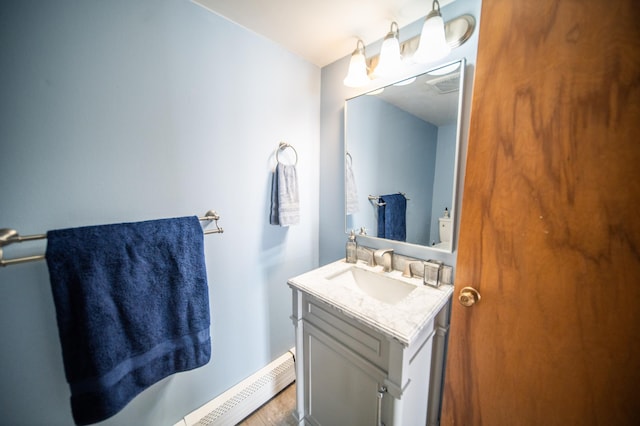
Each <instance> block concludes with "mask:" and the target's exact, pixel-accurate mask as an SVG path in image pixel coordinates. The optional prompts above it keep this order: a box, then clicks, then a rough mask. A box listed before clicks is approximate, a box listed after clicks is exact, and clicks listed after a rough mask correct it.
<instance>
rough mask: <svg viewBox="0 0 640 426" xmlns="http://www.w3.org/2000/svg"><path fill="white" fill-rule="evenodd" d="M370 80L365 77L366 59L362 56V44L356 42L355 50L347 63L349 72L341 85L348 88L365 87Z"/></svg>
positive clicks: (359, 41) (360, 41) (361, 42)
mask: <svg viewBox="0 0 640 426" xmlns="http://www.w3.org/2000/svg"><path fill="white" fill-rule="evenodd" d="M370 81H371V79H370V78H369V76H368V75H367V59H366V57H365V54H364V43H363V41H362V40H358V43H357V45H356V50H354V51H353V53H352V54H351V61H350V62H349V72H348V73H347V76H346V77H345V78H344V80H343V83H344V85H345V86H348V87H362V86H366V85H367V84H368V83H369V82H370Z"/></svg>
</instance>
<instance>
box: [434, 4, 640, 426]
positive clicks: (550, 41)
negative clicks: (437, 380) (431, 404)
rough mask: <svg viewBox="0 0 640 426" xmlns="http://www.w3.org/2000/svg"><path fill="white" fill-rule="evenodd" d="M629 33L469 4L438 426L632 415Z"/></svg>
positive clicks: (573, 8)
mask: <svg viewBox="0 0 640 426" xmlns="http://www.w3.org/2000/svg"><path fill="white" fill-rule="evenodd" d="M639 29H640V4H639V3H638V2H637V0H588V1H577V0H563V1H558V0H536V1H531V0H483V1H482V19H481V25H480V34H479V37H480V38H479V47H478V58H477V68H476V76H475V87H474V94H473V101H472V112H471V125H470V132H469V133H470V134H469V149H468V157H467V170H466V177H465V183H464V199H463V203H462V213H461V214H462V216H461V225H460V239H459V253H458V260H457V271H456V279H455V281H456V292H455V293H454V307H453V313H452V322H451V334H450V341H449V352H448V358H447V367H446V376H445V384H444V400H443V412H442V422H441V424H443V425H460V426H474V425H486V426H501V425H509V426H517V425H536V426H537V425H545V426H548V425H563V426H565V425H627V424H640V423H638V422H640V308H639V306H640V55H639V51H640V45H639V43H640V30H639ZM464 286H473V287H474V288H476V289H477V290H478V291H479V292H480V294H481V297H482V298H481V300H480V302H478V303H477V304H476V305H474V306H472V307H470V308H465V307H463V306H462V305H461V304H460V303H458V301H457V297H458V294H459V292H460V289H461V288H462V287H464Z"/></svg>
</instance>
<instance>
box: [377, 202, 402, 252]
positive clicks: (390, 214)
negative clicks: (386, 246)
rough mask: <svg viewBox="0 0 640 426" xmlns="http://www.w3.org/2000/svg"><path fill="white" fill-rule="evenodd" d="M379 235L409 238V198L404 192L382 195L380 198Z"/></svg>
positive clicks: (391, 238) (391, 237)
mask: <svg viewBox="0 0 640 426" xmlns="http://www.w3.org/2000/svg"><path fill="white" fill-rule="evenodd" d="M378 203H379V205H378V237H379V238H386V239H389V240H396V241H406V240H407V199H406V198H405V196H404V195H402V194H389V195H382V196H380V197H379V199H378Z"/></svg>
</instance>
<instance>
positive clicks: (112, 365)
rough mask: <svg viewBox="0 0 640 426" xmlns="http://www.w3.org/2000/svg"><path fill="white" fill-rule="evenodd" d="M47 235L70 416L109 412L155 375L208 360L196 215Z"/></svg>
mask: <svg viewBox="0 0 640 426" xmlns="http://www.w3.org/2000/svg"><path fill="white" fill-rule="evenodd" d="M47 239H48V242H47V250H46V258H47V265H48V267H49V276H50V280H51V288H52V292H53V297H54V302H55V306H56V317H57V322H58V331H59V336H60V342H61V346H62V355H63V361H64V369H65V375H66V378H67V381H68V382H69V386H70V388H71V411H72V414H73V418H74V421H75V422H76V424H79V425H86V424H91V423H96V422H99V421H102V420H104V419H106V418H109V417H111V416H113V415H114V414H116V413H117V412H118V411H120V410H121V409H122V408H123V407H124V406H125V405H126V404H128V403H129V401H131V400H132V399H133V398H134V397H135V396H136V395H138V394H139V393H140V392H142V391H143V390H144V389H146V388H147V387H149V386H151V385H152V384H154V383H156V382H158V381H159V380H161V379H163V378H165V377H167V376H169V375H171V374H174V373H177V372H180V371H186V370H191V369H194V368H197V367H200V366H202V365H204V364H206V363H207V362H208V361H209V358H210V356H211V342H210V337H209V324H210V320H209V315H210V314H209V291H208V287H207V277H206V269H205V262H204V241H203V232H202V228H201V226H200V222H199V220H198V218H197V217H195V216H193V217H185V218H175V219H161V220H153V221H146V222H137V223H123V224H114V225H101V226H89V227H82V228H72V229H62V230H55V231H49V233H48V234H47Z"/></svg>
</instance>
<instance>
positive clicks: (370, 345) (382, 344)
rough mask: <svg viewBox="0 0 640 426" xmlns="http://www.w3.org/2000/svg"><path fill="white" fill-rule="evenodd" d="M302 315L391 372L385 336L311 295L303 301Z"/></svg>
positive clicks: (348, 346) (387, 343) (337, 339)
mask: <svg viewBox="0 0 640 426" xmlns="http://www.w3.org/2000/svg"><path fill="white" fill-rule="evenodd" d="M302 318H303V319H304V320H305V321H307V322H309V323H311V324H313V325H314V326H315V327H317V328H319V329H320V330H322V331H324V332H325V333H326V334H328V335H329V336H331V337H332V338H334V339H335V340H336V341H338V342H340V343H341V344H343V345H344V346H346V347H347V348H349V349H351V350H352V351H354V352H356V353H357V354H359V355H361V356H362V357H363V358H365V359H367V360H368V361H370V362H372V363H373V364H375V365H376V366H378V367H380V368H382V369H383V370H384V371H388V363H389V341H388V340H387V338H386V337H385V336H384V335H382V334H380V333H378V332H376V331H374V330H372V329H371V328H369V327H367V326H365V325H364V324H361V323H359V322H358V321H356V320H354V319H352V318H349V317H347V316H346V315H344V314H342V313H341V312H340V311H338V310H337V309H335V308H333V307H331V306H329V305H328V304H326V303H324V302H321V301H319V300H318V299H315V298H313V297H308V296H307V295H305V296H304V297H303V300H302Z"/></svg>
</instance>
